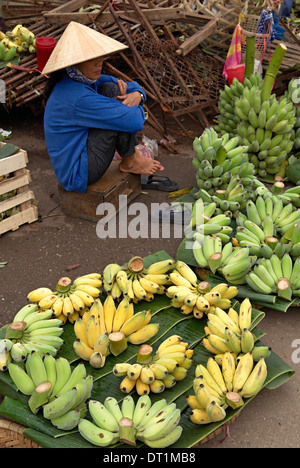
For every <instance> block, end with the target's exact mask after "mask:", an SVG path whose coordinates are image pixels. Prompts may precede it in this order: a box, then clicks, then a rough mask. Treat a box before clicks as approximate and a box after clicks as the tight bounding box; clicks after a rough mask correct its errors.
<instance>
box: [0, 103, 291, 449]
mask: <svg viewBox="0 0 300 468" xmlns="http://www.w3.org/2000/svg"><path fill="white" fill-rule="evenodd" d="M0 122H1V125H0V127H2V128H4V129H5V130H12V131H13V138H12V140H11V142H12V143H14V144H16V145H18V146H20V147H21V148H23V149H25V150H27V152H28V157H29V163H28V169H29V170H30V173H31V178H32V180H31V184H30V188H31V190H32V191H33V192H34V195H35V199H36V201H37V202H38V212H39V217H40V219H39V221H38V222H35V223H33V224H31V225H28V224H27V225H23V226H21V227H20V228H19V229H18V230H16V231H14V232H8V233H5V234H4V235H2V236H1V238H0V262H4V261H6V262H8V263H7V265H6V266H5V267H4V268H2V269H0V285H1V286H0V305H1V308H0V326H3V325H4V324H5V323H8V322H9V320H10V319H12V318H13V316H14V315H15V313H16V312H17V311H18V310H19V309H20V308H21V307H22V306H23V305H25V304H26V296H27V294H28V292H29V291H31V290H32V289H34V288H36V287H39V286H49V287H52V286H53V284H55V282H56V281H57V279H58V278H60V277H61V276H66V275H69V276H71V277H74V278H75V276H79V275H81V274H86V273H88V272H92V271H100V272H101V271H102V270H103V268H104V267H105V265H107V264H108V263H111V262H118V263H121V264H123V263H125V262H127V261H128V260H129V258H131V257H132V256H134V255H140V256H142V257H143V256H146V255H149V254H152V253H155V252H157V251H159V250H165V251H167V252H168V253H169V255H171V256H173V257H175V255H176V250H177V247H178V245H179V243H180V239H178V238H174V236H171V237H170V238H168V239H165V238H155V239H151V238H147V239H139V238H137V239H132V238H128V239H124V238H122V239H118V238H116V239H110V238H107V239H101V238H99V237H98V236H97V233H96V223H94V222H90V221H85V220H82V219H79V218H72V217H68V216H64V215H63V214H62V213H61V211H60V200H59V194H58V185H57V180H56V177H55V175H54V173H53V170H52V166H51V163H50V160H49V157H48V155H47V151H46V146H45V140H44V135H43V126H42V116H41V115H40V116H34V115H33V114H32V113H31V112H30V111H28V110H24V109H21V110H18V111H14V112H10V113H6V112H5V111H4V110H3V109H1V110H0ZM169 125H170V127H171V128H172V129H171V132H172V135H174V137H175V138H176V139H177V143H176V146H177V148H178V153H177V154H173V153H170V152H168V151H166V150H165V149H163V148H162V147H159V156H158V159H159V160H160V161H161V162H162V163H163V165H164V166H165V171H164V172H163V174H165V175H167V176H168V177H170V178H171V179H172V180H174V181H176V182H177V183H178V185H179V188H185V187H190V186H194V185H195V173H194V169H193V167H192V163H191V160H192V157H193V150H192V140H191V139H190V138H187V137H184V136H182V135H181V134H180V130H179V129H178V128H176V127H175V126H174V122H170V123H169ZM185 125H186V127H187V128H188V129H189V130H190V131H191V136H192V137H196V136H199V135H200V134H201V133H202V127H201V126H200V125H199V126H197V125H196V124H195V122H193V121H191V120H189V119H185ZM142 134H145V135H146V136H148V137H150V138H157V139H158V140H159V139H160V137H159V135H158V134H156V133H155V131H154V130H153V129H152V128H150V127H149V126H147V125H146V126H145V128H144V131H143V132H142V133H141V135H142ZM134 201H135V202H137V201H138V202H142V203H145V204H146V205H147V206H148V207H150V206H151V203H163V202H169V201H170V200H169V199H168V198H167V193H166V192H162V191H156V190H152V191H150V190H149V191H148V192H147V193H143V194H141V195H139V196H138V197H137V198H136V199H135V200H134ZM171 232H172V231H171ZM74 266H77V268H76V269H74V270H72V269H71V270H69V268H70V267H74ZM261 328H262V329H263V330H264V331H265V332H266V336H265V337H264V343H265V344H266V345H268V346H271V347H272V349H273V351H274V352H275V353H276V354H277V355H279V356H280V357H281V358H282V359H283V360H284V361H285V362H287V363H288V364H289V365H290V366H291V367H292V368H293V369H294V370H295V371H296V374H295V375H294V377H293V378H292V379H290V380H289V381H288V382H287V383H285V384H284V385H282V386H281V387H279V388H278V389H276V390H272V391H270V390H267V389H264V390H263V391H262V392H260V393H259V395H258V396H257V397H256V398H255V399H254V400H253V401H252V402H251V403H250V404H249V405H247V406H246V407H245V408H244V409H243V411H242V412H241V414H240V416H239V417H238V418H237V419H236V420H235V421H234V422H233V424H232V425H231V426H230V430H229V435H228V437H227V438H226V439H225V440H224V441H221V440H222V439H223V436H224V435H220V436H218V437H216V438H215V439H213V440H212V441H210V442H208V443H206V444H204V445H202V446H201V447H202V448H248V447H249V448H297V447H299V445H300V444H299V435H300V429H299V421H300V405H299V398H300V372H299V370H300V367H299V366H300V362H299V361H300V359H299V348H300V311H299V308H297V309H296V308H291V309H290V310H288V312H287V313H282V312H277V311H274V310H266V317H265V318H264V320H263V322H262V324H261ZM297 340H298V341H297ZM295 344H296V346H297V347H298V352H297V347H296V348H295V347H293V346H295ZM293 353H294V354H293ZM218 441H221V442H220V443H217V442H218Z"/></svg>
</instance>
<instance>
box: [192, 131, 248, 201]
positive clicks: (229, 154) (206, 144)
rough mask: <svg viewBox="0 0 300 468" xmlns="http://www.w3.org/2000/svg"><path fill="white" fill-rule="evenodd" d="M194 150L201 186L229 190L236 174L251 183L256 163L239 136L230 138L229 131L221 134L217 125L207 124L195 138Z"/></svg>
mask: <svg viewBox="0 0 300 468" xmlns="http://www.w3.org/2000/svg"><path fill="white" fill-rule="evenodd" d="M193 150H194V153H195V156H194V158H193V160H192V164H193V167H194V169H195V170H196V180H197V186H198V188H199V189H200V190H201V189H204V190H205V191H206V192H208V193H209V194H210V195H213V194H214V192H215V190H225V189H226V187H227V184H228V183H229V182H230V180H231V178H232V176H234V175H238V176H239V177H240V178H241V180H242V181H244V180H245V185H246V184H250V183H251V180H252V178H253V176H254V166H253V164H249V159H248V155H247V151H248V147H247V146H241V145H239V138H238V137H233V138H230V136H229V133H226V134H224V135H223V136H221V137H219V136H218V134H217V133H216V131H215V130H214V128H213V127H211V128H206V129H205V130H204V132H203V133H202V135H201V136H200V137H199V138H195V140H194V141H193Z"/></svg>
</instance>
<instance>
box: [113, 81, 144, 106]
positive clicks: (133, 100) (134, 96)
mask: <svg viewBox="0 0 300 468" xmlns="http://www.w3.org/2000/svg"><path fill="white" fill-rule="evenodd" d="M118 86H119V90H120V96H117V98H118V99H119V100H120V101H122V103H123V104H125V106H128V107H132V106H138V105H139V104H140V102H141V93H139V92H138V91H134V92H133V93H129V94H127V84H126V83H125V81H123V80H118Z"/></svg>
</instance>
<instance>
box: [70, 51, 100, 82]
mask: <svg viewBox="0 0 300 468" xmlns="http://www.w3.org/2000/svg"><path fill="white" fill-rule="evenodd" d="M102 64H103V57H99V58H95V59H92V60H87V61H86V62H81V63H79V64H78V65H76V67H77V68H78V69H79V70H80V71H81V73H82V74H83V75H84V76H85V77H86V78H88V79H89V80H98V78H100V75H101V70H102Z"/></svg>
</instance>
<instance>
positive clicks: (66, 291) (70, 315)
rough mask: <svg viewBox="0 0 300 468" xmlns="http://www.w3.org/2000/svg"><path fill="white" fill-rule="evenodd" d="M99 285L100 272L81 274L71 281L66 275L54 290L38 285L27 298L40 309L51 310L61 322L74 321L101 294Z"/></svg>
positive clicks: (100, 282) (100, 283)
mask: <svg viewBox="0 0 300 468" xmlns="http://www.w3.org/2000/svg"><path fill="white" fill-rule="evenodd" d="M101 286H102V279H101V275H100V273H90V274H87V275H83V276H80V277H78V278H76V279H75V280H74V281H73V282H72V280H71V279H70V278H68V277H62V278H60V279H59V281H58V283H57V285H56V287H55V289H54V290H51V289H50V288H47V287H40V288H37V289H34V290H32V291H30V292H29V293H28V295H27V299H28V301H30V302H32V303H36V304H38V307H39V309H40V310H48V309H51V310H53V315H54V316H55V317H57V318H59V319H61V320H62V321H63V322H66V320H69V322H71V323H74V322H75V320H76V319H77V318H78V317H80V316H82V314H83V312H84V311H85V309H86V308H90V307H91V306H92V304H93V303H94V301H95V299H96V298H98V297H99V296H100V295H101V293H102V291H101V289H100V288H101Z"/></svg>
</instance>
